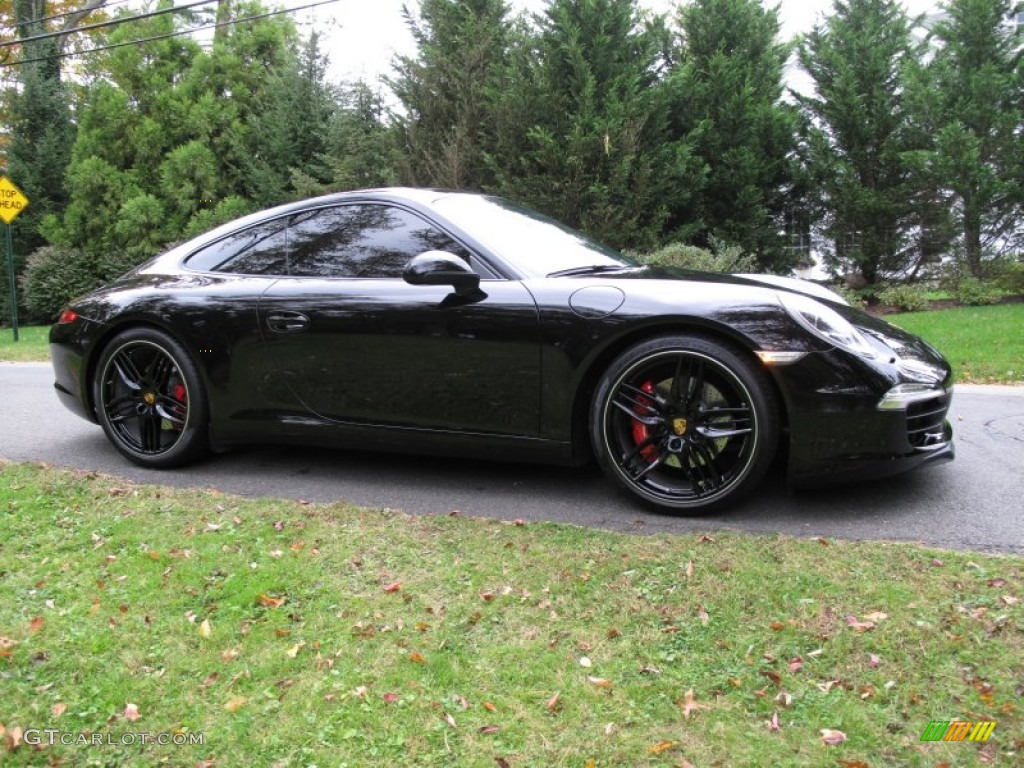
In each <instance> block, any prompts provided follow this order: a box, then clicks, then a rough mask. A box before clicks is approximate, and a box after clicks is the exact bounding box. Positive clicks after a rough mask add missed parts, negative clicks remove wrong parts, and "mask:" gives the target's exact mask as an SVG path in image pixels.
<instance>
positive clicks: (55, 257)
mask: <svg viewBox="0 0 1024 768" xmlns="http://www.w3.org/2000/svg"><path fill="white" fill-rule="evenodd" d="M100 282H101V279H100V278H99V277H98V276H97V274H96V271H95V265H94V263H93V261H92V260H91V259H90V258H88V257H87V256H86V255H85V254H84V253H83V252H82V251H80V250H78V249H77V248H66V247H63V246H59V245H50V246H46V247H43V248H40V249H38V250H36V251H33V252H32V253H31V254H29V257H28V259H27V261H26V262H25V271H24V272H23V273H22V276H21V290H22V296H23V299H24V302H25V307H26V308H27V309H28V311H29V313H30V314H31V316H32V319H33V320H39V321H45V322H50V321H53V320H55V319H56V318H57V316H58V315H59V314H60V312H61V310H62V309H63V308H64V307H65V306H66V305H67V303H68V301H70V300H71V299H73V298H74V297H75V296H79V295H81V294H83V293H86V292H87V291H91V290H92V289H93V288H95V287H96V286H97V285H99V284H100Z"/></svg>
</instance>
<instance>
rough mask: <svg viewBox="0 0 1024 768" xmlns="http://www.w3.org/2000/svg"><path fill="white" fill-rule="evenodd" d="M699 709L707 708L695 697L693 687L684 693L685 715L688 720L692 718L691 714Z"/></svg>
mask: <svg viewBox="0 0 1024 768" xmlns="http://www.w3.org/2000/svg"><path fill="white" fill-rule="evenodd" d="M698 709H707V707H705V706H704V705H703V704H698V703H697V702H696V700H695V699H694V695H693V688H691V689H690V690H688V691H687V692H686V693H684V694H683V717H684V718H686V719H687V720H689V719H690V715H692V714H693V713H694V712H696V711H697V710H698Z"/></svg>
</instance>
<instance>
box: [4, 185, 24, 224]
mask: <svg viewBox="0 0 1024 768" xmlns="http://www.w3.org/2000/svg"><path fill="white" fill-rule="evenodd" d="M27 207H28V198H27V197H25V193H24V192H22V191H21V190H20V189H18V187H17V186H15V184H14V182H13V181H11V180H10V179H8V178H7V177H6V176H0V219H3V220H4V224H10V223H11V222H12V221H14V219H15V218H16V217H17V215H18V214H19V213H21V212H22V211H23V210H25V209H26V208H27Z"/></svg>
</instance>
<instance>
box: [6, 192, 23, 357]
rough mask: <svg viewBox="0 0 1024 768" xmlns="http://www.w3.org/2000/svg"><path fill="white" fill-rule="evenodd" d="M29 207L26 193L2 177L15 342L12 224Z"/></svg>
mask: <svg viewBox="0 0 1024 768" xmlns="http://www.w3.org/2000/svg"><path fill="white" fill-rule="evenodd" d="M26 207H28V198H27V197H25V193H24V192H22V191H21V190H20V189H18V187H17V186H15V184H14V182H13V181H11V180H10V179H8V178H7V177H6V176H0V219H3V222H4V229H5V230H7V232H6V237H5V238H4V239H5V240H6V241H7V271H8V273H9V274H10V277H11V329H12V330H13V331H14V340H15V341H17V340H18V282H17V278H16V277H15V274H14V242H13V240H12V238H11V222H12V221H14V219H15V218H17V216H18V214H19V213H21V212H22V211H23V210H25V208H26Z"/></svg>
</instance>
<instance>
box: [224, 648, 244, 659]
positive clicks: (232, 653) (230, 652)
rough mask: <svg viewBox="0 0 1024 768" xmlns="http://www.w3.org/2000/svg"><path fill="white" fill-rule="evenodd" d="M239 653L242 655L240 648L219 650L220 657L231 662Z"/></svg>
mask: <svg viewBox="0 0 1024 768" xmlns="http://www.w3.org/2000/svg"><path fill="white" fill-rule="evenodd" d="M241 655H242V652H241V651H240V650H238V649H237V648H228V649H227V650H226V651H221V654H220V658H221V660H222V661H228V662H231V661H234V660H235V659H237V658H238V657H239V656H241Z"/></svg>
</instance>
